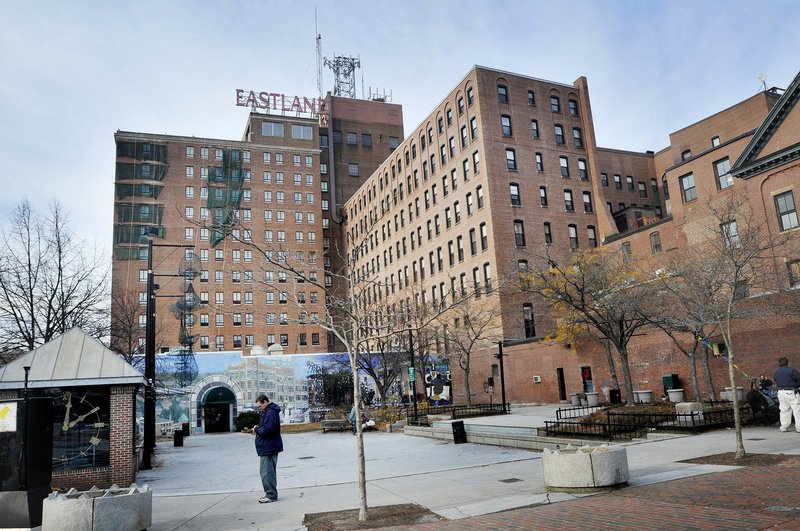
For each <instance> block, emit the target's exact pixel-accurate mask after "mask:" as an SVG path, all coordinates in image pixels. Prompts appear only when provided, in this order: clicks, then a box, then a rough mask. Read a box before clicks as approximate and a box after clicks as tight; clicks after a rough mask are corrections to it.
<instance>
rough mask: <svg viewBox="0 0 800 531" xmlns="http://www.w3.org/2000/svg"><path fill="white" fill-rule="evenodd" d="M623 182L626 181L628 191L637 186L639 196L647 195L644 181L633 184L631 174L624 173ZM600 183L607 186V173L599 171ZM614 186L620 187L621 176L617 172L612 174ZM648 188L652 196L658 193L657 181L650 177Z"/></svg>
mask: <svg viewBox="0 0 800 531" xmlns="http://www.w3.org/2000/svg"><path fill="white" fill-rule="evenodd" d="M625 183H626V186H627V189H628V191H633V190H636V189H637V187H638V190H639V197H643V198H646V197H647V193H648V192H647V183H645V182H644V181H636V185H635V186H634V182H633V176H632V175H626V176H625ZM600 184H601V185H602V186H606V187H608V186H609V180H608V174H607V173H601V174H600ZM614 187H615V188H616V189H618V190H621V189H622V176H621V175H620V174H618V173H615V174H614ZM650 189H651V190H652V192H653V195H654V196H655V195H657V194H658V183H657V182H656V180H655V179H650Z"/></svg>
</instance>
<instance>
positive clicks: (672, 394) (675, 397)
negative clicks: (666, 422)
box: [667, 389, 683, 402]
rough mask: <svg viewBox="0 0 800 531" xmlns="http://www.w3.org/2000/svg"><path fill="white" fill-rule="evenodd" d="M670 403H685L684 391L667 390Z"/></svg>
mask: <svg viewBox="0 0 800 531" xmlns="http://www.w3.org/2000/svg"><path fill="white" fill-rule="evenodd" d="M667 395H669V401H670V402H683V389H667Z"/></svg>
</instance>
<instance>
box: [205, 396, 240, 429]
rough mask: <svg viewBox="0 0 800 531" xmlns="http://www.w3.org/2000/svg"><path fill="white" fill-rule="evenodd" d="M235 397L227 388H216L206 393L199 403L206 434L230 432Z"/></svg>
mask: <svg viewBox="0 0 800 531" xmlns="http://www.w3.org/2000/svg"><path fill="white" fill-rule="evenodd" d="M235 404H236V397H235V396H234V394H233V391H231V390H230V389H228V388H227V387H223V386H217V387H212V388H210V389H208V390H207V391H206V393H205V394H204V395H203V398H202V399H201V401H200V406H201V407H202V408H203V419H205V432H206V433H220V432H229V431H231V425H232V423H231V417H232V414H233V407H234V405H235Z"/></svg>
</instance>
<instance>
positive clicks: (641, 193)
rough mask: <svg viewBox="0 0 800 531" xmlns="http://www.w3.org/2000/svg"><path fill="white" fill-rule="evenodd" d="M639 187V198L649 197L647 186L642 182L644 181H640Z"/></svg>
mask: <svg viewBox="0 0 800 531" xmlns="http://www.w3.org/2000/svg"><path fill="white" fill-rule="evenodd" d="M637 185H638V186H639V197H645V198H646V197H647V184H646V183H644V182H642V181H639V182H638V183H637Z"/></svg>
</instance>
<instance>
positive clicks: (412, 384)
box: [408, 326, 417, 422]
mask: <svg viewBox="0 0 800 531" xmlns="http://www.w3.org/2000/svg"><path fill="white" fill-rule="evenodd" d="M408 356H409V358H410V362H411V365H410V366H409V369H408V387H409V389H411V395H412V396H413V397H414V422H416V421H417V378H416V374H415V371H416V369H415V368H414V343H413V338H412V336H411V327H410V326H409V327H408Z"/></svg>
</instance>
